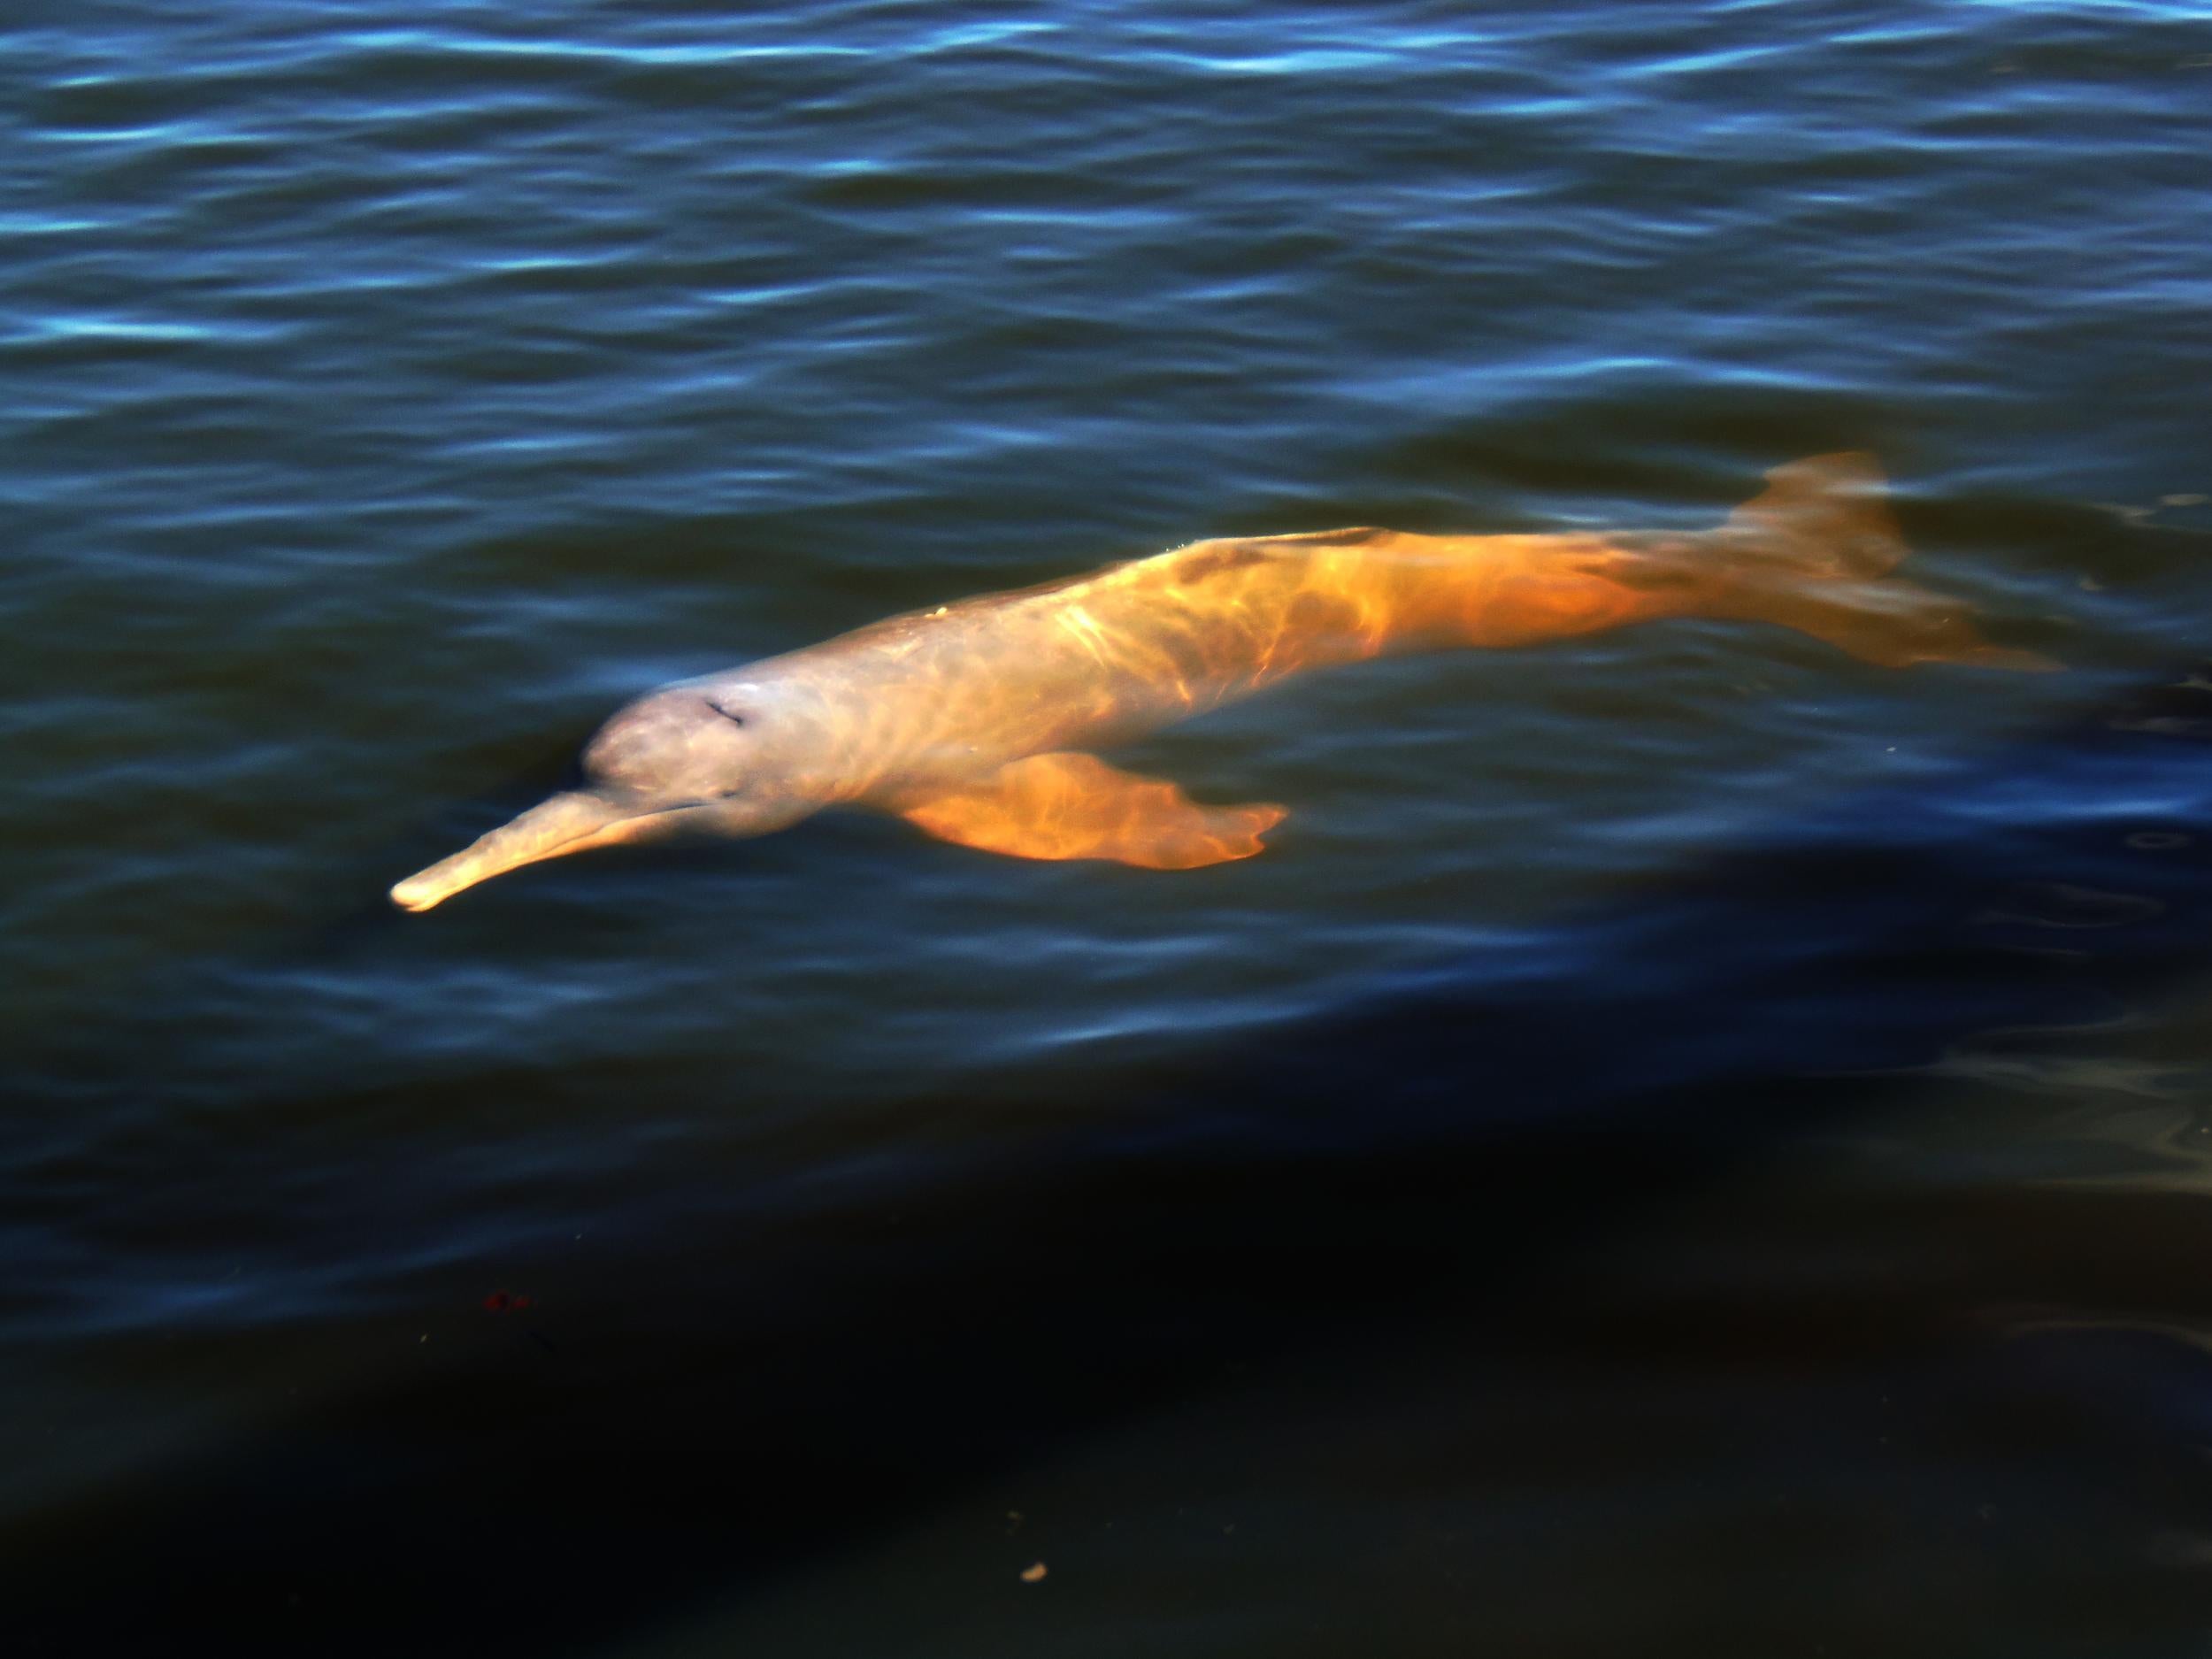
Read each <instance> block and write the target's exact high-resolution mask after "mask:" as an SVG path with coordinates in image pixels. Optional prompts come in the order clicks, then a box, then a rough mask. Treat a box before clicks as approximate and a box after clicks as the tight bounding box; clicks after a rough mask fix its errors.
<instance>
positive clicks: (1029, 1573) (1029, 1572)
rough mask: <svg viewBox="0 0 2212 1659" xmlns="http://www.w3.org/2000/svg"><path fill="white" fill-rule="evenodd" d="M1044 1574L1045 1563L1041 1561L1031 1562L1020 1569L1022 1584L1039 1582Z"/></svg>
mask: <svg viewBox="0 0 2212 1659" xmlns="http://www.w3.org/2000/svg"><path fill="white" fill-rule="evenodd" d="M1044 1576H1045V1563H1043V1562H1041V1561H1036V1562H1032V1563H1030V1564H1029V1565H1028V1566H1026V1567H1024V1568H1023V1569H1022V1582H1023V1583H1024V1584H1038V1583H1041V1582H1042V1581H1043V1579H1044Z"/></svg>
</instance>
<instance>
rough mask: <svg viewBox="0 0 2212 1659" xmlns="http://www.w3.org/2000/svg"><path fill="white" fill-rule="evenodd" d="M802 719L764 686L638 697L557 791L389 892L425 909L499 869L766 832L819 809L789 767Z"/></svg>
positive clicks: (800, 773) (803, 770) (800, 768)
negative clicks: (622, 846) (675, 839)
mask: <svg viewBox="0 0 2212 1659" xmlns="http://www.w3.org/2000/svg"><path fill="white" fill-rule="evenodd" d="M807 741H808V734H807V733H806V732H805V731H804V730H803V722H800V721H797V720H795V719H794V718H792V717H791V715H790V713H789V712H788V711H787V710H784V709H782V708H781V707H780V705H779V700H778V699H777V698H776V697H775V696H773V695H772V692H771V689H770V688H769V687H764V686H751V685H739V686H734V687H721V686H713V685H699V684H693V683H687V684H683V685H677V686H671V687H667V688H666V689H664V690H661V691H657V692H654V693H653V694H652V695H649V696H645V697H641V698H639V699H638V700H637V701H636V702H635V703H632V704H630V705H629V707H627V708H626V709H624V710H621V712H619V713H618V714H617V715H616V716H615V717H614V718H612V719H611V720H609V721H608V722H607V723H606V725H604V726H601V727H600V728H599V730H598V731H597V733H595V734H594V735H593V737H592V740H591V741H590V742H589V743H588V744H587V745H585V748H584V755H583V775H584V783H583V787H581V788H577V789H570V790H565V791H564V792H563V793H561V794H559V795H555V796H553V797H552V798H551V799H550V800H549V801H546V802H543V803H541V804H539V805H537V806H534V807H532V808H531V809H530V810H528V811H527V812H525V813H524V814H523V815H522V816H521V817H520V818H516V819H515V820H514V821H513V822H512V823H510V824H505V825H503V826H500V827H499V828H497V829H495V830H493V831H492V832H491V833H489V834H487V835H484V836H481V837H480V838H479V839H478V840H477V841H475V842H474V843H473V844H472V845H471V846H468V847H465V848H463V849H461V850H460V851H459V852H457V853H455V854H454V855H453V856H451V857H450V858H443V859H441V860H439V861H438V862H437V863H436V864H432V865H431V866H430V868H428V869H427V870H424V871H420V872H417V873H416V874H414V875H411V876H410V877H408V878H407V879H406V880H404V881H403V882H401V883H400V884H399V885H398V886H397V887H394V888H393V889H392V902H393V903H395V904H396V905H398V906H399V907H400V909H402V910H428V909H430V907H431V906H433V905H434V904H439V903H442V902H444V901H445V900H447V899H449V898H451V897H452V896H453V895H455V894H457V893H458V892H460V891H461V889H462V888H464V887H474V886H475V885H476V884H477V883H478V882H480V881H485V880H488V879H490V878H492V877H493V876H495V875H498V874H500V873H501V872H503V871H508V870H512V869H515V868H516V867H517V866H518V865H521V864H536V863H537V862H538V861H539V860H541V859H544V858H558V857H561V856H564V855H565V854H568V853H580V852H582V851H584V850H585V849H587V848H591V847H609V846H612V845H614V844H616V843H617V842H620V841H653V840H657V839H658V838H660V837H662V836H664V835H672V834H677V833H681V832H684V831H704V832H707V833H713V834H720V835H764V834H766V833H768V832H769V831H771V830H776V829H781V828H782V827H783V826H785V825H787V824H793V823H796V822H797V821H798V820H799V819H800V818H804V817H805V816H807V814H808V813H810V812H812V811H814V810H817V809H818V808H819V807H820V806H822V805H824V804H825V800H824V799H823V797H822V796H821V795H819V794H818V793H817V792H815V791H813V790H811V789H810V787H808V784H807V781H806V780H807V774H808V772H809V769H808V768H807V767H805V766H804V765H803V764H796V763H798V762H799V761H801V760H802V758H803V756H802V754H801V753H800V751H801V750H802V749H803V748H804V747H806V745H807Z"/></svg>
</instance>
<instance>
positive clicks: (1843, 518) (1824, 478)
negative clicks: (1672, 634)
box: [1701, 451, 2061, 669]
mask: <svg viewBox="0 0 2212 1659" xmlns="http://www.w3.org/2000/svg"><path fill="white" fill-rule="evenodd" d="M1767 479H1768V484H1767V488H1765V489H1764V490H1763V491H1761V492H1760V493H1759V494H1758V495H1755V496H1753V497H1752V498H1751V499H1750V500H1749V501H1747V502H1746V503H1744V504H1743V505H1742V506H1740V507H1739V508H1737V509H1736V511H1734V512H1732V513H1731V514H1729V516H1728V522H1727V523H1726V524H1725V525H1724V526H1722V527H1721V528H1720V529H1719V530H1717V531H1716V532H1715V533H1714V534H1713V536H1712V550H1713V551H1714V552H1717V553H1719V554H1720V555H1721V558H1722V565H1721V568H1720V569H1719V570H1718V571H1717V572H1715V574H1716V575H1717V578H1718V585H1719V591H1718V593H1717V595H1715V598H1714V603H1712V604H1711V606H1710V608H1709V614H1714V615H1721V616H1730V617H1742V618H1755V619H1757V620H1759V621H1763V622H1776V623H1779V624H1781V625H1782V626H1784V627H1789V628H1795V629H1797V630H1798V631H1799V632H1801V633H1804V634H1811V635H1813V636H1814V637H1815V638H1816V639H1821V640H1825V641H1827V642H1828V643H1829V644H1831V645H1833V646H1836V647H1838V648H1839V649H1842V650H1846V651H1848V652H1850V653H1851V655H1852V656H1854V657H1857V658H1859V659H1860V660H1861V661H1862V662H1868V663H1875V664H1879V665H1881V666H1882V667H1885V668H1904V667H1908V666H1909V665H1910V664H1914V663H1971V664H1976V665H1978V666H1979V667H1984V668H2018V669H2053V668H2057V667H2059V666H2061V664H2058V663H2056V662H2054V661H2053V660H2052V659H2051V658H2049V657H2045V656H2043V655H2041V654H2040V653H2039V652H2036V651H2024V650H2016V649H2012V648H2010V647H2008V646H2002V645H1993V644H1991V643H1990V641H1988V640H1986V639H1985V638H1984V637H1983V635H1982V633H1981V630H1980V629H1979V628H1978V627H1977V626H1975V622H1974V613H1973V611H1972V608H1971V607H1970V606H1969V605H1968V604H1967V603H1965V601H1963V600H1961V599H1954V598H1951V597H1949V596H1947V595H1943V594H1939V593H1937V592H1935V591H1933V590H1932V589H1931V588H1923V587H1921V586H1920V585H1919V584H1918V583H1916V582H1913V581H1909V580H1906V579H1904V578H1903V577H1901V576H1899V575H1896V574H1895V573H1894V572H1895V571H1896V568H1897V566H1898V565H1899V564H1901V562H1902V561H1903V559H1904V557H1905V555H1906V552H1907V549H1906V546H1905V540H1904V537H1903V535H1902V534H1901V533H1900V531H1899V530H1898V528H1897V520H1896V518H1894V517H1893V516H1892V515H1891V513H1890V510H1889V506H1888V503H1886V501H1884V500H1883V492H1884V484H1885V481H1886V480H1884V478H1883V476H1882V469H1881V466H1880V465H1879V464H1878V462H1877V461H1876V460H1875V459H1874V457H1872V456H1870V455H1867V454H1864V453H1863V452H1859V451H1846V452H1844V453H1841V454H1837V455H1816V456H1809V457H1807V458H1806V459H1804V460H1802V461H1792V462H1791V463H1790V464H1789V465H1786V466H1778V467H1776V468H1775V469H1774V470H1773V471H1772V472H1769V473H1768V474H1767ZM1701 608H1704V607H1701Z"/></svg>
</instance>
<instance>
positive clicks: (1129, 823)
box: [894, 752, 1284, 870]
mask: <svg viewBox="0 0 2212 1659" xmlns="http://www.w3.org/2000/svg"><path fill="white" fill-rule="evenodd" d="M894 810H895V811H897V813H898V814H899V816H900V817H902V818H905V819H906V820H907V821H908V822H910V823H911V824H913V825H915V826H918V827H919V828H921V829H923V830H926V831H927V832H928V833H930V834H932V835H934V836H935V837H937V839H938V840H940V841H954V842H956V843H957V844H959V845H960V846H963V847H976V848H980V849H982V850H983V851H985V852H993V853H1005V854H1008V855H1010V856H1012V857H1016V858H1110V859H1113V860H1114V861H1116V862H1117V863H1119V864H1137V865H1140V866H1141V867H1142V868H1144V869H1147V870H1195V869H1197V868H1199V867H1200V866H1201V865H1203V864H1226V863H1227V862H1229V861H1230V860H1231V859H1233V858H1249V857H1251V856H1253V854H1255V853H1256V852H1258V851H1260V850H1261V847H1260V837H1261V836H1262V835H1263V833H1266V832H1267V831H1268V830H1270V829H1272V828H1273V827H1274V826H1276V825H1278V824H1279V823H1281V822H1282V821H1283V817H1284V812H1283V809H1282V808H1281V807H1279V806H1271V805H1269V804H1267V803H1247V804H1245V805H1241V806H1201V805H1199V804H1198V803H1197V802H1195V801H1194V800H1192V799H1191V798H1190V797H1189V796H1188V795H1185V794H1184V793H1183V792H1182V790H1181V789H1179V788H1178V787H1176V786H1175V785H1174V784H1171V783H1169V782H1168V781H1167V780H1164V779H1162V778H1141V777H1139V776H1138V775H1137V774H1136V773H1134V772H1120V771H1118V770H1116V769H1115V768H1114V767H1112V766H1109V765H1108V764H1106V763H1105V762H1104V761H1102V760H1101V759H1099V758H1098V757H1096V756H1095V755H1080V754H1075V753H1072V752H1063V753H1056V754H1048V755H1032V756H1030V757H1028V758H1027V759H1025V760H1017V761H1010V762H1009V763H1008V764H1005V765H1003V766H1001V767H1000V768H999V769H998V770H997V771H996V772H993V773H992V774H991V775H990V776H989V777H987V778H985V779H982V780H979V781H978V782H975V783H972V784H966V785H956V786H954V787H949V788H946V789H942V790H938V791H933V792H931V793H928V794H925V795H911V796H909V797H907V798H906V799H905V800H902V802H900V803H899V804H898V805H897V806H896V807H895V809H894Z"/></svg>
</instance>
